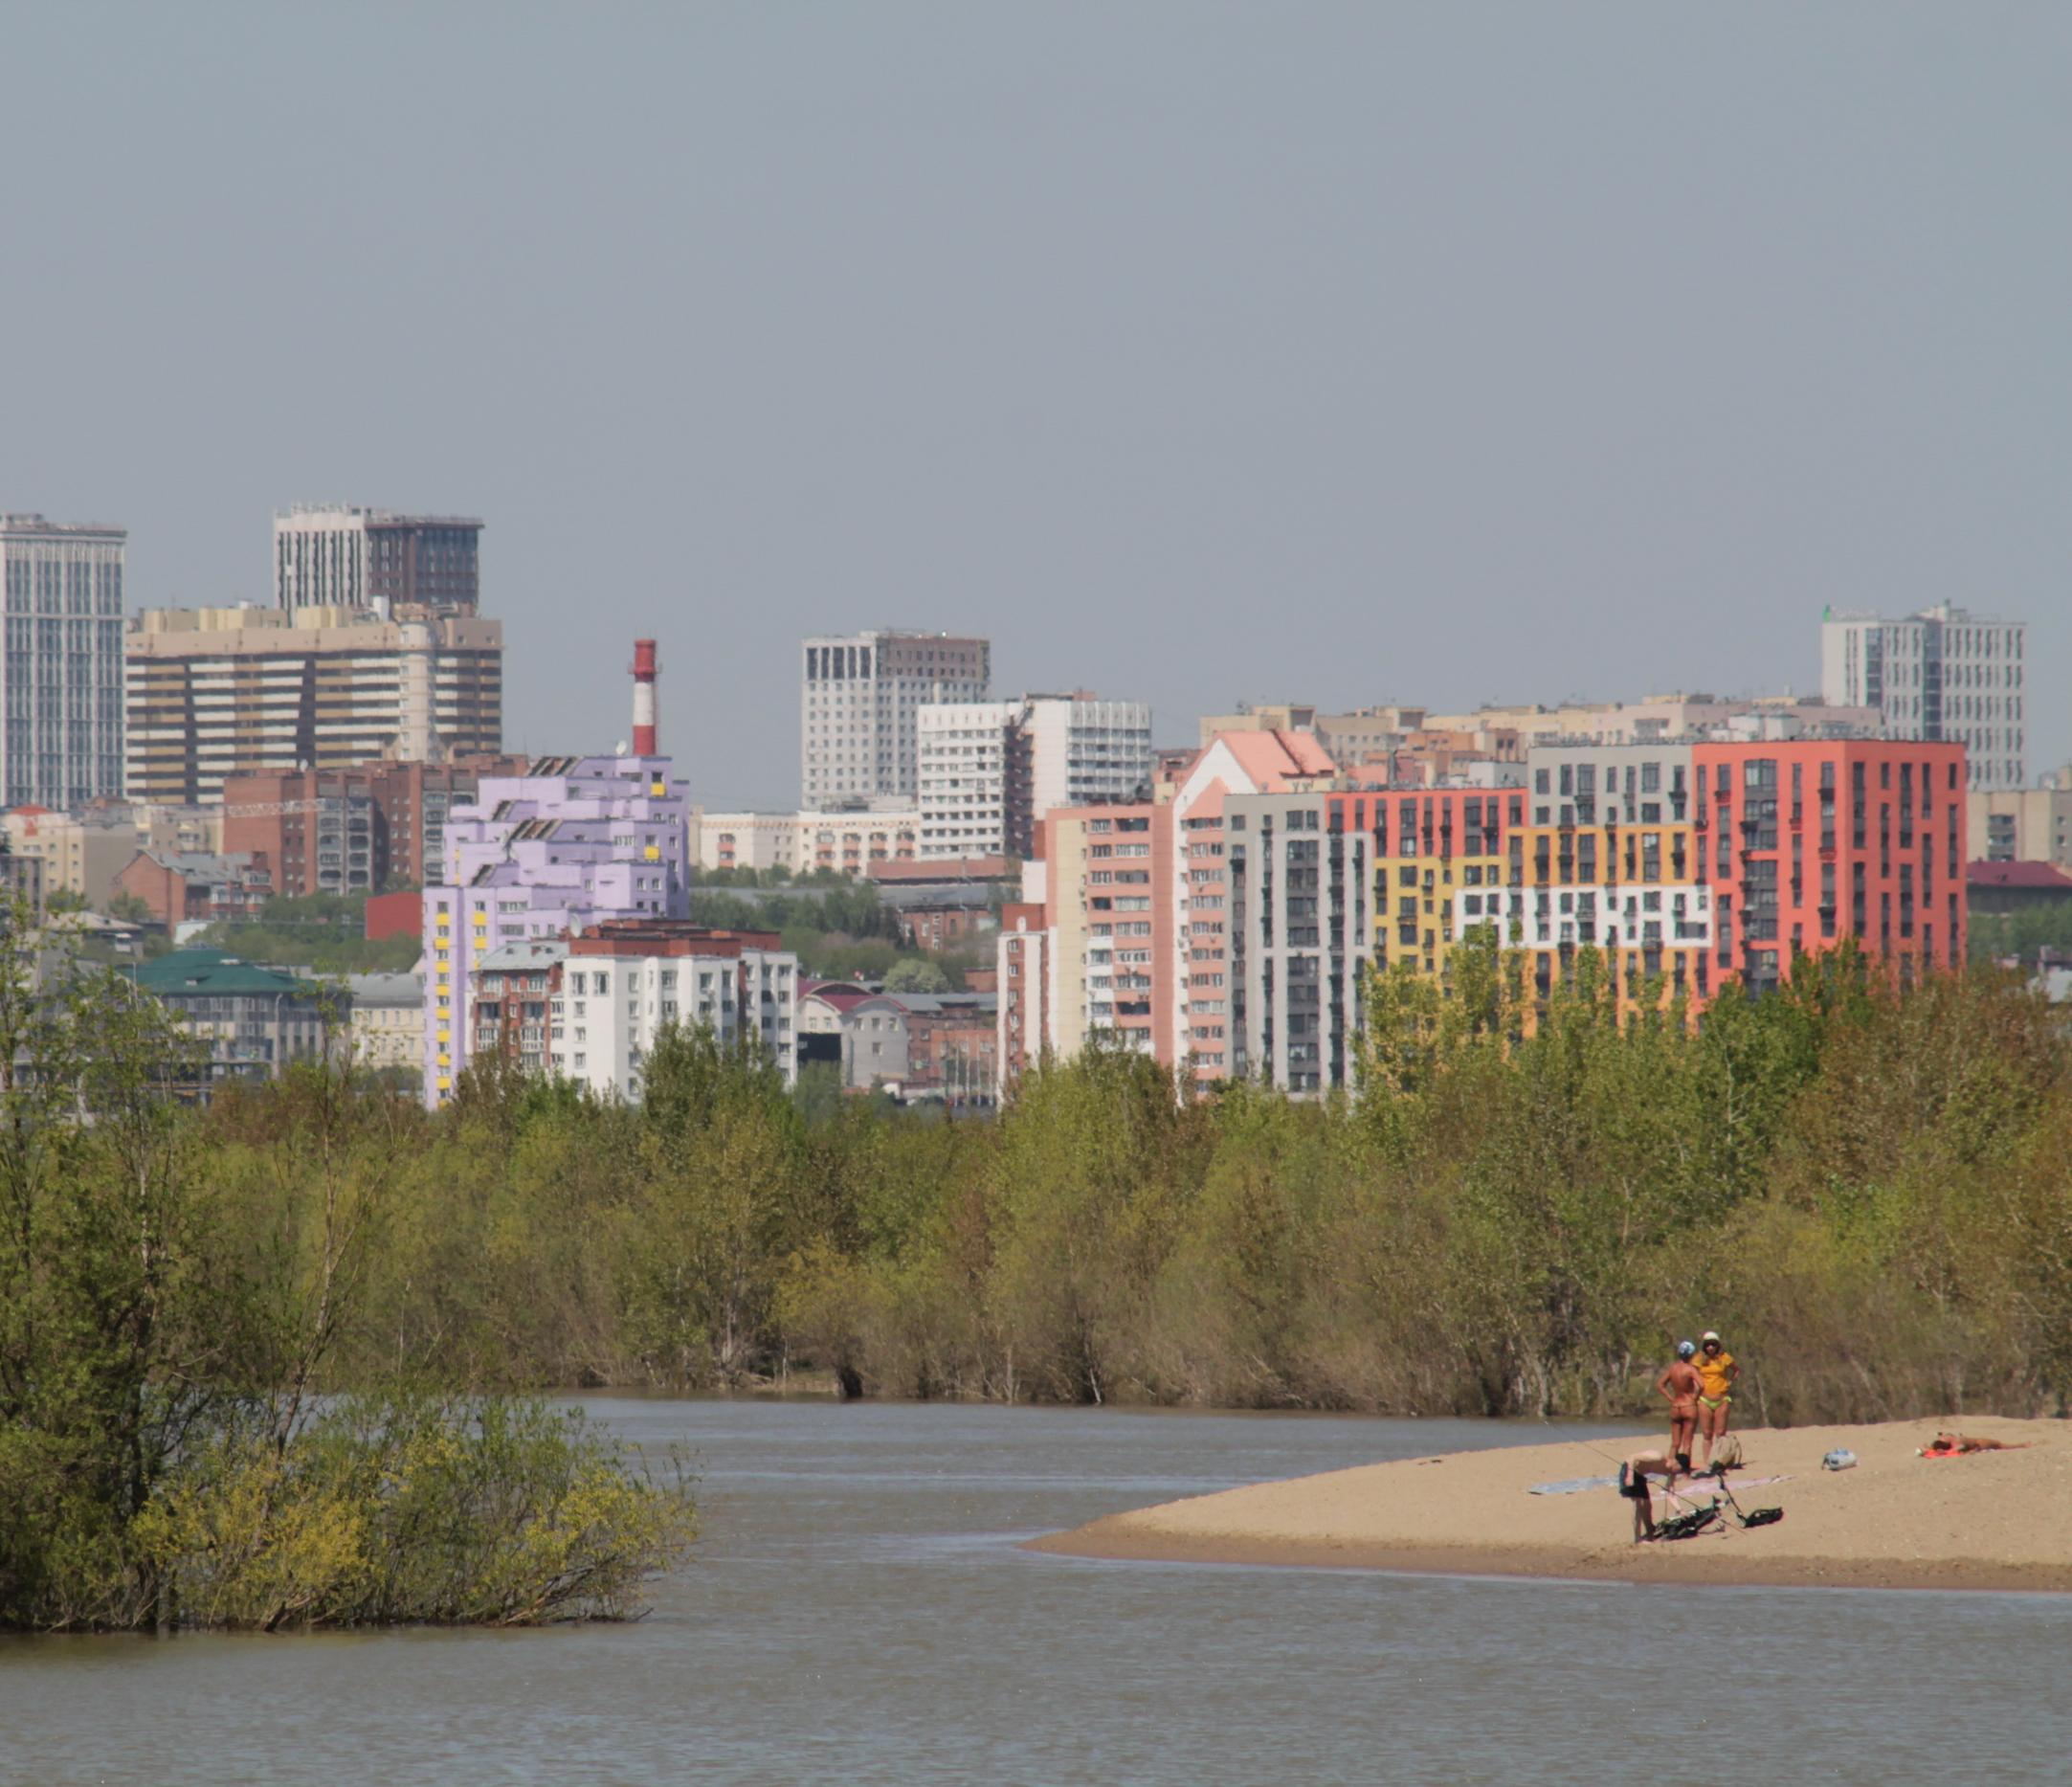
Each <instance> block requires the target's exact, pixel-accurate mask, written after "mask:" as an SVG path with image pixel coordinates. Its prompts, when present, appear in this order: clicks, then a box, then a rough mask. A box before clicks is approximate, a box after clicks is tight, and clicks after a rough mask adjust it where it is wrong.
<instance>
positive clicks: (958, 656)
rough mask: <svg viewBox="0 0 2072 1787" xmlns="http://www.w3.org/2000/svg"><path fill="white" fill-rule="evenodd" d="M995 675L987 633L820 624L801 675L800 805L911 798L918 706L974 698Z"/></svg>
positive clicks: (806, 648) (981, 696) (826, 807)
mask: <svg viewBox="0 0 2072 1787" xmlns="http://www.w3.org/2000/svg"><path fill="white" fill-rule="evenodd" d="M991 679H992V648H991V645H990V644H989V643H988V642H987V641H986V640H984V639H976V638H960V637H953V636H951V635H949V634H947V633H909V632H901V631H898V630H895V629H890V628H886V629H880V630H879V631H877V632H872V633H853V634H816V635H814V636H813V637H811V638H809V639H807V640H806V641H805V642H804V645H803V647H802V656H801V659H800V675H799V762H800V769H801V777H800V795H799V805H800V806H802V807H805V808H808V809H810V810H813V811H815V812H826V811H830V810H833V809H836V808H840V807H844V806H848V805H850V804H853V803H868V802H870V801H873V800H888V801H893V802H899V803H904V804H909V805H910V804H912V803H913V801H914V799H915V795H916V791H917V788H918V782H917V779H916V777H917V755H916V749H917V747H916V729H915V713H916V711H917V710H918V709H919V708H921V707H924V706H926V705H927V704H930V703H941V702H976V701H983V700H985V698H986V694H987V691H988V688H989V687H990V685H991Z"/></svg>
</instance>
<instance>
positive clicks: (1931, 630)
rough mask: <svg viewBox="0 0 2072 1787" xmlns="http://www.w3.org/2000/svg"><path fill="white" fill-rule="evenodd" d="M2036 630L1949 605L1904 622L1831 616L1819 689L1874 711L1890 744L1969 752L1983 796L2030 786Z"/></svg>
mask: <svg viewBox="0 0 2072 1787" xmlns="http://www.w3.org/2000/svg"><path fill="white" fill-rule="evenodd" d="M2028 633H2029V625H2028V622H2027V621H2022V620H1987V619H1984V618H1982V617H1981V616H1979V615H1976V614H1972V613H1970V612H1969V611H1968V610H1965V609H1962V608H1952V607H1951V606H1949V604H1948V603H1947V602H1946V603H1942V604H1939V605H1938V606H1936V607H1934V608H1926V609H1923V610H1922V611H1921V612H1920V613H1919V614H1909V615H1907V616H1906V617H1905V619H1901V620H1891V619H1885V618H1883V617H1882V616H1880V615H1876V614H1832V613H1831V614H1828V615H1827V616H1826V617H1824V618H1823V619H1822V621H1821V623H1820V688H1821V692H1822V694H1824V695H1825V696H1826V697H1827V699H1828V700H1829V701H1830V702H1835V703H1841V704H1849V705H1855V706H1863V707H1869V708H1873V709H1875V710H1876V711H1877V713H1878V714H1879V716H1880V718H1881V721H1882V725H1883V731H1884V733H1885V735H1886V737H1888V738H1918V739H1938V740H1943V739H1947V740H1950V741H1952V742H1954V743H1957V744H1960V745H1962V746H1963V747H1964V748H1965V751H1966V754H1967V757H1968V758H1969V761H1970V764H1971V778H1972V789H1973V790H1975V791H1981V792H1982V791H1985V790H1989V789H2000V788H2019V787H2021V786H2022V785H2023V783H2025V782H2026V781H2027V780H2028V769H2027V761H2028V760H2027V750H2028V745H2027V739H2028V733H2027V724H2026V716H2025V714H2024V712H2023V695H2024V666H2023V652H2024V647H2025V645H2026V643H2027V639H2028Z"/></svg>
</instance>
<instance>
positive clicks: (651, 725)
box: [634, 639, 656, 757]
mask: <svg viewBox="0 0 2072 1787" xmlns="http://www.w3.org/2000/svg"><path fill="white" fill-rule="evenodd" d="M655 754H656V744H655V641H654V640H653V639H635V641H634V755H635V757H652V756H654V755H655Z"/></svg>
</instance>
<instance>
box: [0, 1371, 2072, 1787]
mask: <svg viewBox="0 0 2072 1787" xmlns="http://www.w3.org/2000/svg"><path fill="white" fill-rule="evenodd" d="M589 1406H590V1409H591V1411H592V1412H593V1413H594V1414H596V1415H598V1416H600V1417H602V1418H606V1419H608V1420H609V1421H611V1422H612V1423H613V1425H614V1426H615V1427H617V1428H618V1429H619V1430H620V1431H621V1432H623V1433H625V1434H627V1435H628V1436H630V1437H632V1438H634V1439H635V1440H637V1441H641V1442H643V1443H650V1444H666V1443H669V1442H677V1443H680V1444H681V1445H683V1446H685V1447H687V1448H688V1449H689V1450H690V1452H691V1454H692V1455H693V1458H694V1461H695V1465H696V1468H697V1470H698V1472H699V1474H700V1478H701V1488H700V1494H701V1501H702V1508H703V1512H704V1518H705V1525H706V1537H705V1539H704V1540H703V1541H702V1544H701V1546H700V1548H699V1561H698V1562H697V1563H696V1564H694V1565H692V1566H691V1567H690V1568H688V1569H686V1570H685V1571H683V1572H682V1573H681V1574H680V1575H677V1576H674V1577H672V1578H670V1579H669V1580H667V1581H665V1582H663V1583H661V1584H660V1585H659V1586H658V1589H657V1594H656V1597H655V1606H654V1611H653V1612H652V1614H651V1615H650V1616H649V1617H648V1618H647V1619H644V1620H642V1621H640V1622H638V1623H636V1624H628V1625H620V1626H587V1627H568V1628H562V1629H559V1630H552V1631H545V1632H520V1633H482V1632H430V1631H409V1632H388V1633H373V1634H348V1635H323V1636H317V1637H275V1638H256V1637H252V1638H247V1637H235V1638H221V1637H200V1636H188V1637H182V1638H178V1639H174V1640H171V1641H168V1642H160V1641H153V1640H147V1639H78V1638H63V1639H49V1638H44V1639H6V1640H0V1782H6V1783H10V1784H11V1783H14V1782H33V1783H64V1784H67V1787H69V1784H71V1783H87V1782H104V1781H105V1782H128V1781H145V1782H150V1783H152V1784H153V1787H175V1784H178V1783H189V1782H192V1783H209V1784H210V1787H221V1784H223V1783H243V1782H295V1783H302V1782H310V1783H315V1782H324V1783H330V1782H341V1781H379V1782H412V1783H414V1782H473V1781H485V1782H510V1783H526V1784H529V1783H536V1782H537V1783H547V1782H573V1781H581V1782H589V1781H666V1780H677V1779H695V1780H698V1781H702V1782H743V1783H746V1782H787V1781H856V1782H901V1783H905V1782H937V1781H943V1782H947V1781H1007V1782H1032V1783H1039V1782H1081V1781H1084V1782H1152V1783H1175V1784H1178V1783H1192V1782H1208V1781H1214V1782H1223V1781H1229V1782H1250V1781H1283V1780H1284V1781H1367V1780H1382V1781H1419V1782H1424V1781H1433V1782H1455V1781H1458V1782H1481V1781H1503V1782H1518V1781H1526V1782H1540V1781H1545V1782H1564V1783H1566V1782H1573V1781H1581V1780H1591V1779H1606V1778H1626V1779H1636V1778H1641V1779H1683V1778H1694V1779H1696V1780H1698V1781H1701V1782H1706V1783H1718V1784H1720V1787H1740V1784H1741V1783H1761V1784H1762V1787H1771V1783H1781V1782H1798V1781H1822V1782H1828V1781H1832V1782H1856V1781H1865V1782H1881V1783H1892V1782H1904V1781H1927V1780H1935V1781H1938V1782H1947V1781H1949V1780H1951V1779H1957V1780H1963V1781H1967V1782H1978V1781H2010V1782H2014V1781H2024V1782H2025V1781H2061V1780H2067V1779H2072V1696H2068V1692H2067V1683H2068V1682H2072V1597H2045V1596H2024V1595H2001V1596H1985V1595H1954V1594H1942V1595H1919V1594H1911V1595H1909V1594H1877V1593H1869V1592H1857V1591H1838V1590H1775V1589H1706V1590H1704V1591H1702V1592H1686V1591H1680V1590H1670V1589H1639V1588H1630V1587H1620V1586H1606V1585H1600V1584H1571V1583H1548V1582H1516V1581H1502V1580H1472V1579H1459V1578H1451V1577H1418V1576H1389V1575H1366V1574H1360V1573H1353V1572H1344V1571H1328V1570H1285V1569H1262V1568H1243V1567H1231V1566H1195V1565H1177V1564H1123V1563H1102V1562H1092V1561H1086V1560H1081V1559H1070V1558H1057V1557H1046V1556H1039V1555H1036V1554H1035V1553H1032V1552H1023V1551H1019V1550H1017V1549H1016V1541H1018V1540H1020V1539H1022V1538H1026V1537H1028V1536H1031V1535H1033V1534H1035V1533H1037V1532H1042V1531H1048V1530H1056V1529H1058V1528H1063V1527H1070V1526H1076V1525H1078V1524H1079V1523H1081V1522H1082V1521H1085V1520H1089V1519H1091V1518H1093V1517H1094V1516H1096V1515H1099V1514H1104V1513H1111V1512H1114V1511H1116V1510H1118V1509H1121V1508H1130V1507H1140V1506H1144V1505H1146V1504H1148V1503H1152V1502H1159V1501H1167V1500H1170V1499H1171V1498H1173V1497H1175V1496H1180V1495H1189V1494H1195V1493H1200V1492H1204V1491H1207V1490H1211V1489H1219V1488H1227V1487H1229V1486H1231V1485H1235V1484H1240V1483H1251V1482H1257V1481H1259V1480H1261V1479H1265V1478H1273V1477H1287V1476H1296V1475H1300V1474H1302V1473H1304V1472H1309V1471H1318V1470H1330V1469H1335V1468H1338V1467H1340V1466H1342V1465H1348V1464H1355V1463H1369V1462H1371V1461H1374V1460H1378V1459H1389V1458H1407V1457H1415V1456H1418V1455H1420V1454H1424V1453H1431V1452H1438V1451H1447V1450H1457V1449H1462V1448H1466V1447H1471V1446H1473V1447H1481V1446H1498V1445H1507V1444H1519V1443H1529V1442H1532V1441H1541V1440H1546V1439H1548V1438H1552V1437H1554V1436H1553V1434H1552V1433H1550V1431H1549V1430H1548V1428H1546V1427H1541V1426H1535V1425H1527V1424H1522V1423H1498V1422H1457V1421H1388V1420H1369V1419H1356V1418H1319V1417H1305V1416H1215V1415H1192V1414H1148V1413H1140V1412H1117V1411H1113V1410H1087V1411H1077V1410H1074V1411H1066V1410H1032V1409H988V1408H955V1407H939V1406H920V1407H917V1406H910V1405H901V1404H870V1403H863V1404H856V1405H851V1406H847V1407H842V1406H836V1405H835V1404H833V1403H819V1402H806V1401H794V1402H720V1401H663V1400H652V1401H649V1400H627V1399H607V1398H596V1399H593V1400H590V1402H589ZM1564 1431H1565V1432H1566V1433H1567V1434H1569V1435H1571V1436H1572V1437H1584V1436H1587V1435H1588V1434H1590V1433H1592V1432H1598V1433H1604V1434H1608V1435H1609V1434H1614V1433H1617V1432H1620V1431H1622V1430H1620V1429H1617V1428H1613V1427H1605V1428H1599V1429H1594V1430H1593V1429H1581V1428H1576V1429H1567V1430H1564ZM2037 1513H2038V1517H2039V1519H2064V1518H2067V1517H2068V1513H2072V1510H2066V1509H2062V1508H2059V1509H2039V1510H2037ZM1605 1517H1606V1520H1607V1522H1609V1523H1613V1524H1617V1523H1618V1522H1620V1521H1621V1520H1622V1519H1623V1512H1622V1510H1621V1509H1620V1508H1618V1507H1617V1506H1616V1505H1615V1504H1614V1503H1613V1502H1611V1500H1610V1499H1609V1498H1608V1499H1607V1504H1606V1511H1605Z"/></svg>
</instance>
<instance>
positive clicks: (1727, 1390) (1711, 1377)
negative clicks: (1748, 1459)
mask: <svg viewBox="0 0 2072 1787" xmlns="http://www.w3.org/2000/svg"><path fill="white" fill-rule="evenodd" d="M1693 1363H1694V1364H1695V1365H1696V1366H1697V1367H1698V1379H1699V1388H1698V1431H1699V1434H1700V1435H1701V1436H1702V1437H1703V1439H1704V1442H1705V1462H1704V1464H1702V1465H1701V1466H1699V1468H1700V1469H1701V1470H1710V1469H1711V1468H1712V1448H1713V1446H1714V1445H1716V1444H1717V1443H1718V1442H1719V1441H1722V1440H1724V1439H1726V1438H1727V1416H1728V1415H1729V1414H1730V1413H1731V1412H1732V1405H1733V1400H1734V1397H1733V1388H1734V1379H1735V1378H1737V1377H1739V1376H1740V1375H1741V1367H1740V1366H1738V1365H1736V1364H1735V1363H1734V1355H1733V1354H1732V1353H1731V1352H1729V1351H1727V1349H1726V1348H1725V1347H1723V1346H1721V1345H1720V1337H1719V1335H1717V1334H1715V1333H1714V1332H1713V1331H1712V1330H1711V1329H1706V1330H1705V1334H1704V1339H1703V1340H1701V1341H1700V1342H1699V1343H1698V1357H1697V1358H1696V1359H1695V1360H1694V1361H1693Z"/></svg>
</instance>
